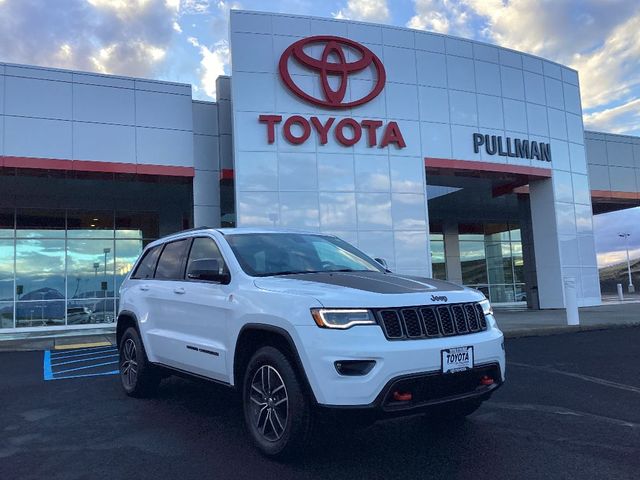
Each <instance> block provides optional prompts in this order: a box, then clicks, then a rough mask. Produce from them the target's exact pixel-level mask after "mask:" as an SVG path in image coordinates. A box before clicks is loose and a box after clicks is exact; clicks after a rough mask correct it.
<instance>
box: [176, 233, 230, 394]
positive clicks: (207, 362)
mask: <svg viewBox="0 0 640 480" xmlns="http://www.w3.org/2000/svg"><path fill="white" fill-rule="evenodd" d="M207 260H213V261H215V262H216V263H217V265H218V269H219V271H218V273H219V274H220V275H221V276H223V277H224V280H215V281H214V280H202V279H199V278H197V277H198V276H197V275H195V272H196V271H197V270H196V268H197V265H198V264H202V261H207ZM229 282H230V277H229V274H228V268H227V264H226V262H225V260H224V258H223V256H222V254H221V253H220V249H219V248H218V245H217V244H216V242H215V240H214V239H213V238H211V237H209V236H201V237H195V238H194V239H193V243H192V244H191V249H190V251H189V255H188V259H187V265H186V278H185V281H184V282H183V283H184V287H183V288H184V294H182V295H180V298H179V299H178V301H179V302H180V303H181V305H182V306H181V310H182V311H183V312H185V314H184V315H183V316H182V317H181V319H180V330H181V334H182V336H181V338H182V340H183V341H184V348H185V350H186V353H185V356H184V361H185V363H186V366H187V368H188V369H189V370H190V371H193V372H195V373H198V374H200V375H205V376H207V377H211V378H215V379H217V380H221V381H224V382H228V381H229V378H227V376H228V375H227V351H228V341H227V331H228V328H227V324H228V321H229V319H230V317H231V314H232V308H233V303H232V302H231V301H230V300H229V295H230V294H231V291H232V286H231V285H230V284H229Z"/></svg>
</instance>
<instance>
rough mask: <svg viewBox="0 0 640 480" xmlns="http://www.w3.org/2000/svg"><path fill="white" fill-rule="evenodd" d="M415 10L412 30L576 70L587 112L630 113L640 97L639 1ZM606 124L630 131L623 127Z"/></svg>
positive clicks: (440, 3)
mask: <svg viewBox="0 0 640 480" xmlns="http://www.w3.org/2000/svg"><path fill="white" fill-rule="evenodd" d="M414 8H415V15H414V16H413V17H411V19H410V20H409V22H408V23H407V26H409V27H412V28H418V29H425V30H433V31H437V32H441V33H448V34H453V35H459V36H464V37H471V38H474V39H478V40H483V41H488V42H491V43H496V44H498V45H502V46H505V47H509V48H513V49H515V50H519V51H524V52H529V53H532V54H535V55H539V56H541V57H544V58H548V59H550V60H554V61H557V62H559V63H562V64H565V65H569V66H571V67H573V68H575V69H576V70H578V71H579V73H580V80H581V93H582V102H583V107H584V108H585V109H586V110H589V109H597V110H601V109H602V108H608V109H613V108H615V107H623V106H625V105H627V106H628V107H629V108H631V106H632V105H634V103H632V102H633V101H634V100H635V99H637V98H638V97H639V93H638V89H640V62H638V58H639V57H640V35H638V31H640V3H638V2H637V1H636V0H608V1H606V2H603V1H600V0H564V1H555V0H554V1H550V0H511V1H508V2H506V1H504V0H415V7H414ZM612 103H613V104H612ZM613 113H615V112H609V114H608V115H609V118H611V116H612V114H613ZM595 119H596V118H595V117H592V118H591V119H590V120H591V121H592V124H594V123H593V122H595ZM609 125H611V128H612V129H615V130H616V131H629V129H630V128H629V126H628V125H625V124H624V121H623V123H622V124H618V123H616V122H613V123H610V124H609Z"/></svg>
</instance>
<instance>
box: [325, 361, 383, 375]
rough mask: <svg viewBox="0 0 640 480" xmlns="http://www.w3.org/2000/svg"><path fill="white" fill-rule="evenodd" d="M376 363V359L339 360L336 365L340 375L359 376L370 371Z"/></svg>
mask: <svg viewBox="0 0 640 480" xmlns="http://www.w3.org/2000/svg"><path fill="white" fill-rule="evenodd" d="M375 364H376V362H375V360H338V361H337V362H335V364H334V365H335V367H336V371H337V372H338V373H339V374H340V375H345V376H347V377H357V376H362V375H366V374H367V373H369V372H370V371H371V369H373V367H374V366H375Z"/></svg>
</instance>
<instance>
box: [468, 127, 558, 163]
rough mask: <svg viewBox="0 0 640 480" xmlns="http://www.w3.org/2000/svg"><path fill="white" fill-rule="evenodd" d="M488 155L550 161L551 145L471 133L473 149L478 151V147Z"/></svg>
mask: <svg viewBox="0 0 640 480" xmlns="http://www.w3.org/2000/svg"><path fill="white" fill-rule="evenodd" d="M483 145H484V150H485V151H486V152H487V153H488V154H489V155H500V156H502V157H514V158H528V159H529V160H533V159H536V160H540V161H541V162H550V161H551V145H549V144H548V143H544V142H536V141H535V140H532V141H529V140H522V139H520V138H516V139H512V138H511V137H506V138H504V137H502V136H500V135H482V134H481V133H474V134H473V151H474V152H475V153H480V147H482V146H483Z"/></svg>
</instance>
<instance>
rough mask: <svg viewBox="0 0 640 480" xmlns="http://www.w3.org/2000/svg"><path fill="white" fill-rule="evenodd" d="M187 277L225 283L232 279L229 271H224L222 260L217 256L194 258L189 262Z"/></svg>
mask: <svg viewBox="0 0 640 480" xmlns="http://www.w3.org/2000/svg"><path fill="white" fill-rule="evenodd" d="M187 278H188V279H189V280H204V281H207V282H218V283H222V284H223V285H226V284H228V283H229V282H230V281H231V276H230V275H229V273H228V272H225V271H222V269H221V268H220V262H218V260H216V259H215V258H201V259H199V260H193V261H192V262H191V263H190V264H189V270H188V271H187Z"/></svg>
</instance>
